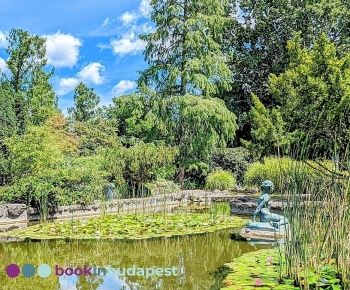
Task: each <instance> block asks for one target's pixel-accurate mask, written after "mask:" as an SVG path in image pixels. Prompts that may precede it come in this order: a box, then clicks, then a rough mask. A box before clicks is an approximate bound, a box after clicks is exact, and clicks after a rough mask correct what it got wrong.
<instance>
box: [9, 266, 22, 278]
mask: <svg viewBox="0 0 350 290" xmlns="http://www.w3.org/2000/svg"><path fill="white" fill-rule="evenodd" d="M19 273H20V269H19V267H18V265H16V264H10V265H8V266H7V267H6V274H7V276H9V277H11V278H16V277H17V276H18V275H19Z"/></svg>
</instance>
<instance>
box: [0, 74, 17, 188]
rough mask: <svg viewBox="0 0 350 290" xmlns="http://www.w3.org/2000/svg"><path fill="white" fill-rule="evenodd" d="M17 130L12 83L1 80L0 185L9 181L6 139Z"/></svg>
mask: <svg viewBox="0 0 350 290" xmlns="http://www.w3.org/2000/svg"><path fill="white" fill-rule="evenodd" d="M16 132H17V123H16V113H15V106H14V99H13V95H12V94H11V85H10V83H9V82H8V81H6V80H0V185H3V184H5V183H6V182H7V178H8V176H7V175H8V168H9V163H8V160H7V150H6V146H5V139H6V138H8V137H11V136H13V135H14V134H15V133H16Z"/></svg>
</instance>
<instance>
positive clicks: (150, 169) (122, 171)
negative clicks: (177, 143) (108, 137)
mask: <svg viewBox="0 0 350 290" xmlns="http://www.w3.org/2000/svg"><path fill="white" fill-rule="evenodd" d="M177 152H178V150H177V148H174V147H167V146H163V145H158V146H157V145H155V144H153V143H138V144H136V145H134V146H132V147H129V148H125V147H121V146H117V147H114V148H111V149H108V150H106V151H105V158H104V168H105V170H106V171H107V172H108V174H109V176H110V179H111V181H113V182H115V183H116V184H117V186H123V184H127V187H128V190H127V191H128V195H127V196H125V193H126V192H124V196H125V197H137V196H144V193H147V190H146V192H145V190H144V186H145V185H146V184H147V183H151V182H154V181H156V180H157V177H158V175H159V172H160V171H162V170H161V168H164V170H168V168H169V167H170V168H171V166H173V164H174V161H175V158H176V156H177Z"/></svg>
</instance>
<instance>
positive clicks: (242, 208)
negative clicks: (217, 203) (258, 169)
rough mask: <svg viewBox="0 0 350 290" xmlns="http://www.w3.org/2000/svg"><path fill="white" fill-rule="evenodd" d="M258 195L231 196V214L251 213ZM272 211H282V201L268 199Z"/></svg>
mask: <svg viewBox="0 0 350 290" xmlns="http://www.w3.org/2000/svg"><path fill="white" fill-rule="evenodd" d="M257 199H258V197H256V196H252V195H241V196H237V197H233V198H232V199H231V200H230V207H231V214H233V215H237V214H238V215H252V214H253V212H254V211H255V209H256V206H257V204H256V201H257ZM269 205H270V209H271V211H272V212H275V213H279V214H281V213H282V212H283V202H282V201H270V202H269Z"/></svg>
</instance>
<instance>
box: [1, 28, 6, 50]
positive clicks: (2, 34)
mask: <svg viewBox="0 0 350 290" xmlns="http://www.w3.org/2000/svg"><path fill="white" fill-rule="evenodd" d="M6 47H7V39H6V34H5V33H4V32H2V31H0V48H6Z"/></svg>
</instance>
